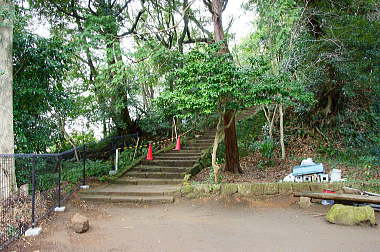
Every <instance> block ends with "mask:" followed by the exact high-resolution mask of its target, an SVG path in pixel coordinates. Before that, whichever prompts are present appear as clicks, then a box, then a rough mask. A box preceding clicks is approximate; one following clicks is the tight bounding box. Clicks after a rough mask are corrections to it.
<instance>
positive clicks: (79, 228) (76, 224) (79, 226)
mask: <svg viewBox="0 0 380 252" xmlns="http://www.w3.org/2000/svg"><path fill="white" fill-rule="evenodd" d="M70 228H71V229H72V230H74V232H76V233H85V232H87V231H88V229H89V228H90V223H89V221H88V218H87V217H85V216H83V215H80V214H79V213H76V214H75V215H74V216H73V217H72V218H71V223H70Z"/></svg>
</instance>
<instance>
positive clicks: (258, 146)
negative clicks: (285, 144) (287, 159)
mask: <svg viewBox="0 0 380 252" xmlns="http://www.w3.org/2000/svg"><path fill="white" fill-rule="evenodd" d="M251 149H252V150H254V151H256V150H257V151H259V152H260V153H261V155H262V156H263V157H264V158H266V159H271V158H272V157H273V154H274V150H275V143H274V142H273V140H272V139H270V138H269V137H268V138H265V139H264V140H263V141H257V142H254V143H253V144H252V145H251Z"/></svg>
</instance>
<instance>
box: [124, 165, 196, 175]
mask: <svg viewBox="0 0 380 252" xmlns="http://www.w3.org/2000/svg"><path fill="white" fill-rule="evenodd" d="M188 169H189V167H162V166H152V165H141V166H136V167H134V168H132V170H131V171H140V172H179V173H184V172H187V171H188Z"/></svg>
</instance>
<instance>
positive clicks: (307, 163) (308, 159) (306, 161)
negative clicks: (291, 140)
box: [301, 158, 315, 166]
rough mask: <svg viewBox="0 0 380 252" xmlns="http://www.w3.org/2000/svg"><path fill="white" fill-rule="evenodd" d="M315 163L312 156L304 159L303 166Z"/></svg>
mask: <svg viewBox="0 0 380 252" xmlns="http://www.w3.org/2000/svg"><path fill="white" fill-rule="evenodd" d="M308 165H315V163H314V162H313V159H312V158H307V159H304V160H302V162H301V166H308Z"/></svg>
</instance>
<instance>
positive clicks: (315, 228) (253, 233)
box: [9, 198, 380, 252]
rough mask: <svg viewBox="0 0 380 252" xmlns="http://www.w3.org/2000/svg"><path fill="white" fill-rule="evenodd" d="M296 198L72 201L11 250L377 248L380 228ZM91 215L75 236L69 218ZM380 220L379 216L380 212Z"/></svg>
mask: <svg viewBox="0 0 380 252" xmlns="http://www.w3.org/2000/svg"><path fill="white" fill-rule="evenodd" d="M293 203H294V198H272V199H269V200H268V199H267V200H261V201H252V200H245V199H240V198H235V199H228V200H227V199H221V198H219V199H201V200H192V201H179V202H176V203H175V204H171V205H155V206H136V205H126V204H104V203H83V202H80V201H75V200H74V201H71V203H70V204H68V207H67V208H68V209H67V211H66V212H65V213H61V214H58V215H56V216H54V217H52V220H51V221H50V223H49V224H45V225H43V230H44V231H43V234H42V235H41V236H40V237H38V238H34V239H25V238H24V239H23V240H21V241H19V242H17V243H15V244H14V245H13V247H12V248H10V250H9V251H40V252H43V251H70V252H75V251H379V250H380V239H379V237H380V228H379V227H378V226H376V227H368V226H355V227H348V226H338V225H333V224H329V223H327V222H326V221H325V220H324V217H323V214H324V213H325V212H326V211H327V210H328V208H327V207H323V206H321V205H314V206H313V207H312V208H310V209H307V210H301V209H299V208H298V207H297V206H296V205H295V204H293ZM76 212H79V213H81V214H83V215H85V216H87V217H89V219H90V226H91V227H90V230H89V231H88V232H87V233H84V234H75V233H73V232H72V231H71V230H70V229H69V228H68V226H67V225H68V223H69V220H70V217H71V216H73V215H74V214H75V213H76ZM377 219H378V221H380V216H377Z"/></svg>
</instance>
